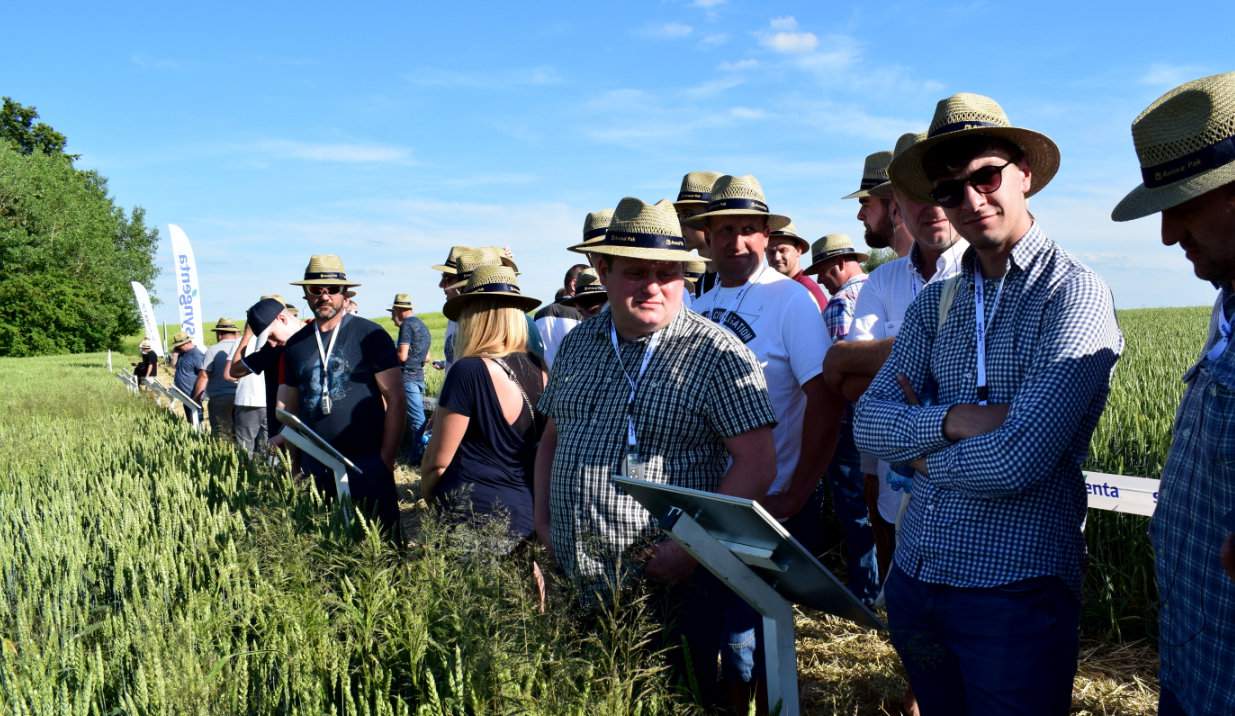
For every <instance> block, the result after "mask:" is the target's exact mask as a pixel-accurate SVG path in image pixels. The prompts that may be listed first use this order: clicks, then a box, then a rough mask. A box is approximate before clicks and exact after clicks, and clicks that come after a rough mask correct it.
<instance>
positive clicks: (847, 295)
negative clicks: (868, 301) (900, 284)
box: [823, 273, 867, 341]
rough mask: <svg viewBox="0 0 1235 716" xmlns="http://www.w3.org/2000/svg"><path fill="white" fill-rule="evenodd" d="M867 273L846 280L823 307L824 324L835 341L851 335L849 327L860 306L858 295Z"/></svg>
mask: <svg viewBox="0 0 1235 716" xmlns="http://www.w3.org/2000/svg"><path fill="white" fill-rule="evenodd" d="M866 278H867V277H866V274H864V273H863V274H858V275H857V276H854V277H853V278H851V279H849V280H848V281H846V282H845V285H844V286H841V287H840V289H838V290H837V291H836V293H834V294H832V298H831V299H829V300H828V305H827V307H826V308H824V309H823V324H824V326H826V327H827V329H828V335H829V336H830V337H831V338H832V340H833V341H843V340H845V336H847V335H849V327H850V325H851V324H852V323H853V311H854V309H855V308H857V306H858V295H859V294H860V293H861V292H862V286H863V285H865V283H866Z"/></svg>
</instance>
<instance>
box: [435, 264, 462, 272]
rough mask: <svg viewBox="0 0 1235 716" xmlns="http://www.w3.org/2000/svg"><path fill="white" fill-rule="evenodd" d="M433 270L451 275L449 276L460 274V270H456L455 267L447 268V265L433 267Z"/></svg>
mask: <svg viewBox="0 0 1235 716" xmlns="http://www.w3.org/2000/svg"><path fill="white" fill-rule="evenodd" d="M432 268H433V270H434V271H441V272H442V273H449V274H457V273H459V269H457V268H454V267H453V266H447V265H445V264H437V265H436V266H433V267H432Z"/></svg>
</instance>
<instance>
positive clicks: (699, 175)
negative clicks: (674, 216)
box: [673, 172, 723, 206]
mask: <svg viewBox="0 0 1235 716" xmlns="http://www.w3.org/2000/svg"><path fill="white" fill-rule="evenodd" d="M721 176H723V175H722V174H721V173H720V172H689V173H687V174H686V176H684V177H682V188H680V189H678V198H677V201H675V202H673V205H674V206H690V205H691V204H700V205H706V204H707V203H708V199H710V198H711V196H712V186H713V185H714V184H715V183H716V180H717V179H720V178H721Z"/></svg>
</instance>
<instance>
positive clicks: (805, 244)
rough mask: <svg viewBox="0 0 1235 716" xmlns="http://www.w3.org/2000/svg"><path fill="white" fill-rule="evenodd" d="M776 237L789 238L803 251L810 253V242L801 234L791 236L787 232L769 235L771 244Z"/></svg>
mask: <svg viewBox="0 0 1235 716" xmlns="http://www.w3.org/2000/svg"><path fill="white" fill-rule="evenodd" d="M776 239H789V240H790V241H792V242H793V243H794V245H796V246H797V247H798V248H799V249H800V250H801V252H802V253H804V254H809V253H810V242H809V241H807V240H806V239H804V238H802V237H801V236H789V235H787V234H781V235H779V236H769V237H768V244H769V245H770V244H771V243H772V242H773V241H774V240H776Z"/></svg>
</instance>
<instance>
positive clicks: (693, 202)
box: [673, 199, 708, 209]
mask: <svg viewBox="0 0 1235 716" xmlns="http://www.w3.org/2000/svg"><path fill="white" fill-rule="evenodd" d="M707 205H708V203H707V202H706V201H704V200H703V199H681V200H679V201H675V202H673V208H674V209H676V208H678V207H679V206H707Z"/></svg>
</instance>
